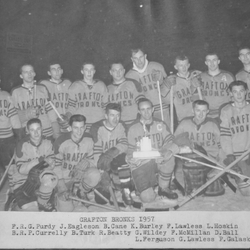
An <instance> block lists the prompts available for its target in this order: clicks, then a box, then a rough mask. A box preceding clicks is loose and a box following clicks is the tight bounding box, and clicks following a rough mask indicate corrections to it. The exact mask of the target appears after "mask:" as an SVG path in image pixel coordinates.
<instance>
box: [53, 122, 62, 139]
mask: <svg viewBox="0 0 250 250" xmlns="http://www.w3.org/2000/svg"><path fill="white" fill-rule="evenodd" d="M51 127H52V130H53V138H54V139H57V138H58V137H59V136H60V127H59V124H58V123H57V122H52V123H51Z"/></svg>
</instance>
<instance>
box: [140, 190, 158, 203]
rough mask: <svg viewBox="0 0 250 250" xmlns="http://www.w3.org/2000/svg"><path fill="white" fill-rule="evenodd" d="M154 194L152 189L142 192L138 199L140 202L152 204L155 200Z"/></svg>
mask: <svg viewBox="0 0 250 250" xmlns="http://www.w3.org/2000/svg"><path fill="white" fill-rule="evenodd" d="M155 197H156V193H155V192H154V189H153V188H152V187H150V188H148V189H146V190H143V191H142V192H141V193H140V199H141V201H142V202H145V203H148V202H153V201H154V200H155Z"/></svg>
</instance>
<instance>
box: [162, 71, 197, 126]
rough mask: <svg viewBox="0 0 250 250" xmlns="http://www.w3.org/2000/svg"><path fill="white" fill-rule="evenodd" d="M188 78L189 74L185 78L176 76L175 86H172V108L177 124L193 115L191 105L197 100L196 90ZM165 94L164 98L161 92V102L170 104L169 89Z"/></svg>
mask: <svg viewBox="0 0 250 250" xmlns="http://www.w3.org/2000/svg"><path fill="white" fill-rule="evenodd" d="M190 76H191V73H189V75H188V77H187V78H185V77H181V76H178V75H176V84H175V85H174V86H173V97H174V106H175V110H176V113H177V117H178V121H179V122H180V121H181V120H182V119H183V118H185V117H189V116H192V115H193V113H192V109H193V107H192V103H193V101H195V100H198V99H199V95H198V92H197V89H196V88H195V87H194V86H193V85H192V83H191V79H190ZM164 86H165V85H164ZM164 86H163V87H164ZM166 93H167V94H166V95H165V96H164V91H163V92H162V95H163V100H166V102H167V103H170V89H168V90H167V92H166Z"/></svg>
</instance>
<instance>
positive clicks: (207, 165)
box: [174, 155, 250, 181]
mask: <svg viewBox="0 0 250 250" xmlns="http://www.w3.org/2000/svg"><path fill="white" fill-rule="evenodd" d="M174 156H175V157H177V158H180V159H183V160H187V161H191V162H194V163H197V164H200V165H204V166H206V167H209V168H214V169H218V170H223V169H224V167H216V166H214V165H210V164H208V163H205V162H201V161H196V160H194V159H190V158H186V157H184V156H180V155H174ZM205 159H207V160H210V159H209V158H205ZM211 162H212V161H211ZM214 163H215V164H216V162H214ZM218 164H219V163H218ZM218 166H219V165H218ZM226 172H227V173H230V174H232V175H236V176H238V177H240V178H241V179H242V180H244V181H245V180H246V179H250V177H248V176H246V175H242V174H239V173H237V172H235V171H233V170H227V171H226Z"/></svg>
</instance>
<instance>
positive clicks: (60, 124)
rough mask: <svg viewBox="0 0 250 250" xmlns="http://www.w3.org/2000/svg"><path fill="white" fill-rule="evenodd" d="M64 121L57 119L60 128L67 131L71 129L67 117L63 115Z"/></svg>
mask: <svg viewBox="0 0 250 250" xmlns="http://www.w3.org/2000/svg"><path fill="white" fill-rule="evenodd" d="M61 117H62V119H60V118H59V117H58V118H57V122H58V124H59V126H60V127H61V128H63V129H67V128H68V127H69V119H68V117H67V116H66V115H63V114H61Z"/></svg>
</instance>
